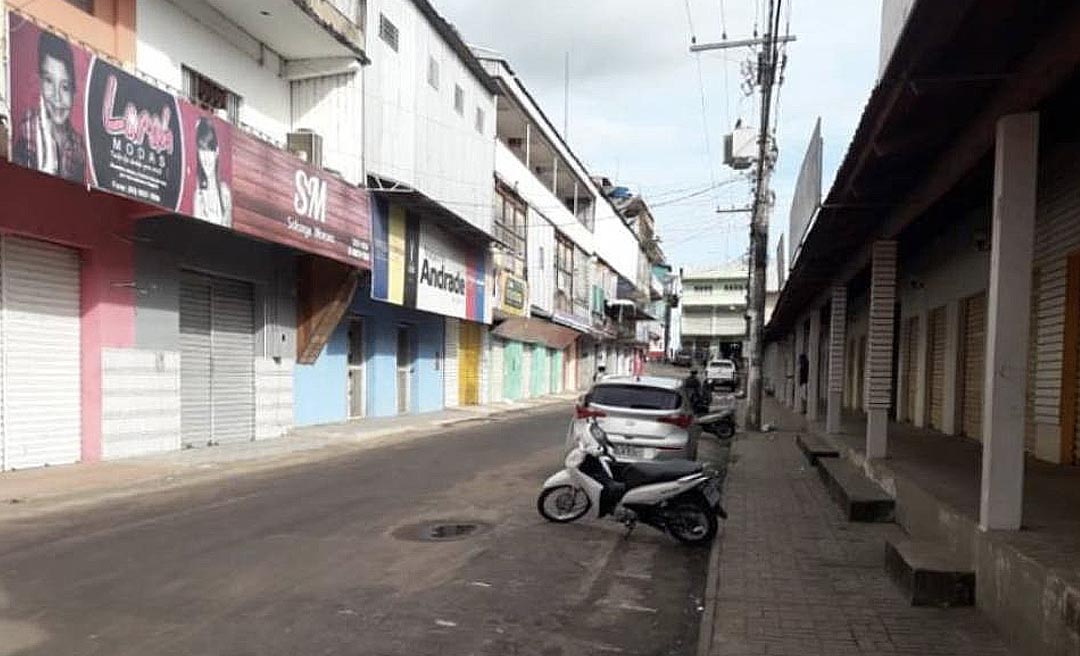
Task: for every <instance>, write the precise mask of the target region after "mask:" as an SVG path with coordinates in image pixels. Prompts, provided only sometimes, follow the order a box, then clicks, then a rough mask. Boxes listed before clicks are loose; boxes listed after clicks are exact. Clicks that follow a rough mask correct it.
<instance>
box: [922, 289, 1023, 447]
mask: <svg viewBox="0 0 1080 656" xmlns="http://www.w3.org/2000/svg"><path fill="white" fill-rule="evenodd" d="M1026 352H1027V351H1025V353H1026ZM944 374H945V382H944V385H942V387H943V388H944V389H943V390H942V394H943V395H944V396H943V398H942V405H941V430H942V432H944V433H945V434H947V435H956V434H957V433H959V432H960V404H961V403H962V402H963V399H961V398H960V376H961V373H960V301H949V303H948V304H946V305H945V371H944Z"/></svg>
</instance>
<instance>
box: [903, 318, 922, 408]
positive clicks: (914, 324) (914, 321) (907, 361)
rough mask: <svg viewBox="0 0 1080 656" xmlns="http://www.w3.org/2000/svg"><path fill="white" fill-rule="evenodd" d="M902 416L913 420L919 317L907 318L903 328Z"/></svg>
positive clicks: (917, 372) (917, 366)
mask: <svg viewBox="0 0 1080 656" xmlns="http://www.w3.org/2000/svg"><path fill="white" fill-rule="evenodd" d="M903 393H904V403H903V408H904V416H903V419H904V420H905V421H915V399H917V398H918V395H919V318H918V317H912V318H910V319H908V321H907V326H906V327H905V330H904V390H903Z"/></svg>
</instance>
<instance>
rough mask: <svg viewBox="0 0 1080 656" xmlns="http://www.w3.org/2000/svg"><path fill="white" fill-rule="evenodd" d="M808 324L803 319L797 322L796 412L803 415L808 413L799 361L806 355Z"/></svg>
mask: <svg viewBox="0 0 1080 656" xmlns="http://www.w3.org/2000/svg"><path fill="white" fill-rule="evenodd" d="M805 326H806V322H805V320H803V319H802V318H801V317H800V318H799V320H798V321H797V322H795V379H794V380H795V404H794V406H793V407H794V408H795V412H798V413H799V414H803V413H805V412H806V404H805V403H804V401H803V389H802V385H801V381H800V380H799V360H800V359H801V358H802V354H803V353H806V332H805V328H804V327H805Z"/></svg>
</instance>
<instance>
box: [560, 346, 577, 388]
mask: <svg viewBox="0 0 1080 656" xmlns="http://www.w3.org/2000/svg"><path fill="white" fill-rule="evenodd" d="M565 353H566V364H565V366H564V367H563V389H564V390H565V391H573V390H576V389H577V369H578V351H577V342H571V343H570V346H568V347H567V348H566V351H565Z"/></svg>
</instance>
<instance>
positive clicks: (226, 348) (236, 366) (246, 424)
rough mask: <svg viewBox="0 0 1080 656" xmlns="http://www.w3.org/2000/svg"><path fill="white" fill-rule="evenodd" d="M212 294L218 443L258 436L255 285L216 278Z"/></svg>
mask: <svg viewBox="0 0 1080 656" xmlns="http://www.w3.org/2000/svg"><path fill="white" fill-rule="evenodd" d="M211 289H212V294H211V297H210V328H211V332H210V360H211V367H212V370H211V380H212V388H211V395H212V397H213V398H212V405H211V410H212V412H213V423H214V430H213V435H214V443H215V444H228V443H236V442H249V441H251V440H253V439H255V299H254V290H252V288H251V285H250V284H248V283H244V282H238V281H234V280H225V279H223V278H215V279H214V280H213V281H212V283H211Z"/></svg>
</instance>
